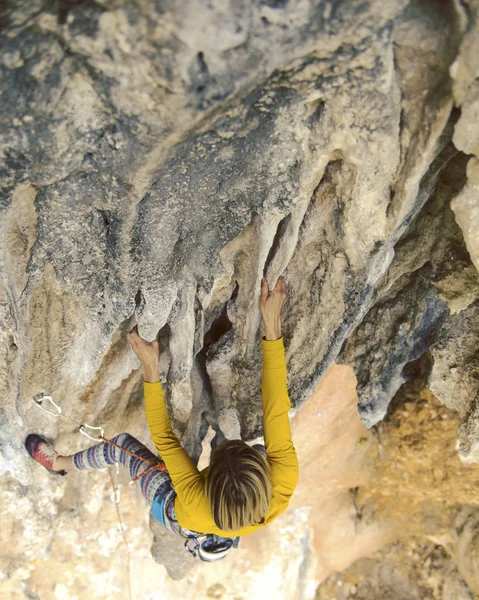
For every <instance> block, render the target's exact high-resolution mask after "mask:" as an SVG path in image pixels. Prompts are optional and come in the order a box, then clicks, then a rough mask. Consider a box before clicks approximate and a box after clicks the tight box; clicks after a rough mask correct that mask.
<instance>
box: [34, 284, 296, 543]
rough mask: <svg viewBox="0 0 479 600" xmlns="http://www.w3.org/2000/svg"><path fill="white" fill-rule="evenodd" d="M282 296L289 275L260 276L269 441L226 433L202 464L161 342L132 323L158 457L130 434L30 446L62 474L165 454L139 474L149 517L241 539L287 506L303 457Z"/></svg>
mask: <svg viewBox="0 0 479 600" xmlns="http://www.w3.org/2000/svg"><path fill="white" fill-rule="evenodd" d="M285 299H286V281H285V279H284V277H280V278H279V279H278V281H277V283H276V286H275V288H274V290H273V291H271V292H269V287H268V282H267V280H266V279H264V278H263V279H262V281H261V294H260V311H261V314H262V317H263V325H264V333H265V335H264V336H263V338H262V350H263V371H262V386H261V387H262V398H263V415H264V420H263V429H264V441H265V445H264V446H263V445H259V444H258V445H255V446H253V447H251V446H249V445H248V444H247V443H245V442H243V441H242V440H226V441H224V442H222V443H221V444H219V445H218V446H217V447H216V448H215V449H214V450H213V451H212V453H211V461H210V464H209V466H208V467H206V468H205V469H203V470H202V471H198V469H197V468H196V465H195V463H194V462H193V460H192V459H191V458H190V456H189V455H188V454H187V452H186V451H185V450H184V449H183V447H182V446H181V444H180V442H179V440H178V438H177V437H176V436H175V434H174V433H173V430H172V428H171V424H170V420H169V417H168V412H167V407H166V404H165V401H164V395H163V387H162V383H161V381H160V378H159V374H158V373H159V348H158V342H157V340H154V341H152V342H147V341H145V340H143V339H142V338H141V337H140V336H139V335H138V333H137V331H136V330H132V331H131V332H130V333H129V334H128V337H129V342H130V345H131V348H132V350H133V351H134V352H135V354H136V355H137V356H138V358H139V359H140V361H141V366H142V371H143V381H144V383H143V386H144V396H145V412H146V419H147V423H148V426H149V429H150V432H151V437H152V440H153V442H154V444H155V446H156V448H157V450H158V453H159V457H157V456H155V455H154V454H153V453H152V452H150V450H148V448H146V446H144V445H143V444H142V443H141V442H139V441H138V440H137V439H135V438H134V437H133V436H131V435H130V434H128V433H120V434H119V435H117V436H116V437H114V438H112V440H111V441H112V442H114V443H115V444H116V446H113V445H110V444H107V443H106V442H102V443H100V444H97V445H95V446H92V447H90V448H87V449H86V450H83V451H80V452H77V453H76V454H73V455H71V456H61V455H59V454H58V453H57V452H56V451H55V450H54V449H53V448H52V446H51V445H50V444H49V443H48V442H47V440H46V439H44V438H43V437H41V436H40V435H38V434H30V435H28V437H27V438H26V440H25V447H26V449H27V451H28V453H29V454H30V456H31V457H32V458H34V459H35V460H36V461H37V462H39V463H40V464H41V465H43V466H44V467H46V468H47V469H49V470H50V471H52V472H55V473H57V474H61V475H66V474H67V471H72V470H84V469H101V468H105V467H108V466H109V465H112V464H114V463H117V462H121V463H122V464H123V465H124V466H125V467H126V468H127V469H128V470H129V472H130V475H131V477H137V476H138V475H140V474H141V473H142V472H143V471H146V470H147V468H148V467H151V464H149V463H147V462H143V461H142V460H141V459H140V458H137V457H134V456H132V455H131V454H128V453H127V452H125V451H124V450H128V451H129V452H133V453H134V454H136V455H137V456H138V457H144V458H145V459H147V460H149V461H150V462H154V463H158V462H159V461H160V460H161V461H163V462H164V464H165V465H166V470H165V471H159V470H158V469H156V468H153V470H151V469H150V472H148V473H146V474H145V475H144V476H143V477H141V478H140V486H141V491H142V493H143V495H144V496H145V498H146V500H147V501H148V503H149V505H151V514H152V516H153V517H154V518H155V519H156V520H158V521H160V522H161V523H162V524H163V525H164V526H166V527H167V529H169V530H170V531H172V532H174V533H175V534H177V535H181V536H183V537H186V538H188V537H189V538H198V537H200V536H201V535H203V536H204V535H206V534H208V535H212V534H214V535H215V536H216V538H215V539H216V542H218V540H231V539H232V538H234V539H235V540H238V538H239V537H241V536H244V535H247V534H249V533H252V532H253V531H255V530H257V529H259V528H260V527H264V526H265V525H268V524H269V523H271V521H272V520H273V519H275V518H276V517H277V516H278V515H280V514H281V513H282V512H283V511H284V510H285V509H286V507H287V506H288V503H289V500H290V498H291V496H292V494H293V491H294V489H295V487H296V484H297V480H298V461H297V456H296V451H295V448H294V445H293V441H292V438H291V429H290V423H289V418H288V410H289V409H290V408H291V402H290V399H289V396H288V390H287V382H286V378H287V374H286V358H285V348H284V343H283V337H282V333H281V309H282V306H283V304H284V301H285ZM118 446H120V447H121V448H118ZM236 545H237V544H236ZM230 546H231V544H230ZM230 546H228V549H229V547H230ZM192 553H193V552H192Z"/></svg>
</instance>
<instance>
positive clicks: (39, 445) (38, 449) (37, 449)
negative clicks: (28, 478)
mask: <svg viewBox="0 0 479 600" xmlns="http://www.w3.org/2000/svg"><path fill="white" fill-rule="evenodd" d="M25 448H26V449H27V452H28V454H30V456H31V457H32V458H33V459H34V460H36V461H37V462H39V463H40V464H41V465H43V466H44V467H45V468H46V469H48V470H49V471H51V472H52V473H55V474H56V475H66V474H67V472H66V471H54V470H53V468H52V467H53V464H54V462H55V460H56V457H57V456H58V452H55V450H54V449H53V448H52V447H51V446H50V444H49V443H48V442H47V440H46V439H45V438H42V436H41V435H38V434H36V433H31V434H30V435H28V436H27V439H26V440H25Z"/></svg>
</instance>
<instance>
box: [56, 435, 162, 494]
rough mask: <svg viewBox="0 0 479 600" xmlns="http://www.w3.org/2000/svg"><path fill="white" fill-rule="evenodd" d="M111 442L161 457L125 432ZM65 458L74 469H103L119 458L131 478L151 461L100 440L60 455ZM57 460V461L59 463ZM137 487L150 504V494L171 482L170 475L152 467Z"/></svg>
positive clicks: (152, 458) (149, 456)
mask: <svg viewBox="0 0 479 600" xmlns="http://www.w3.org/2000/svg"><path fill="white" fill-rule="evenodd" d="M111 441H112V442H114V443H115V444H118V445H119V446H121V447H122V448H124V449H125V450H129V451H130V452H134V453H135V454H138V456H141V457H143V458H146V459H147V460H149V461H151V462H154V463H157V462H159V461H160V460H161V459H160V458H159V457H158V456H155V455H154V454H153V453H152V452H150V450H148V448H147V447H146V446H145V445H144V444H142V443H141V442H139V441H138V440H137V439H136V438H134V437H133V436H132V435H130V434H129V433H120V434H119V435H117V436H116V437H114V438H112V440H111ZM62 458H64V459H65V460H71V463H72V464H73V466H74V468H75V469H78V470H80V471H82V470H85V469H103V468H105V467H108V466H110V465H113V464H114V463H118V462H120V463H121V464H122V465H123V466H125V467H126V468H127V469H128V471H129V473H130V476H131V478H132V479H134V478H135V477H137V476H138V475H139V474H140V473H143V472H144V471H146V470H147V469H148V468H150V466H151V464H150V463H148V462H145V461H143V460H140V459H139V458H136V457H135V456H131V454H128V453H127V452H123V450H121V449H119V448H117V447H116V446H112V445H111V444H107V443H106V442H103V443H101V444H97V445H96V446H91V447H90V448H87V449H86V450H82V451H80V452H77V453H76V454H73V455H72V456H71V457H62ZM58 460H59V459H57V462H58ZM59 464H61V463H59ZM139 483H140V488H141V492H142V494H143V495H144V496H145V498H146V499H147V501H148V503H149V504H151V503H152V502H153V498H154V497H155V494H156V492H157V491H158V489H159V488H160V487H161V486H162V485H165V486H166V485H169V484H170V483H171V479H170V476H169V474H168V472H167V471H158V470H156V469H153V470H152V471H150V473H147V474H146V475H144V476H143V477H141V478H140V480H139Z"/></svg>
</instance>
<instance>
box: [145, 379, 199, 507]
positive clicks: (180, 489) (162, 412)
mask: <svg viewBox="0 0 479 600" xmlns="http://www.w3.org/2000/svg"><path fill="white" fill-rule="evenodd" d="M143 389H144V392H145V413H146V421H147V423H148V427H149V429H150V433H151V439H152V440H153V443H154V444H155V447H156V449H157V450H158V453H159V455H160V457H161V459H162V460H163V461H164V463H165V465H166V468H167V470H168V473H169V475H170V477H171V481H172V483H173V487H174V488H175V491H176V493H177V494H178V496H183V497H184V496H185V495H189V492H190V491H191V490H190V489H189V488H190V487H191V486H192V484H194V483H195V482H196V481H197V480H198V479H199V478H200V477H201V476H200V474H199V471H198V469H197V468H196V465H195V463H194V462H193V461H192V459H191V458H190V456H189V455H188V453H187V452H186V450H185V449H184V448H183V446H182V445H181V444H180V442H179V440H178V438H177V437H176V435H175V434H174V433H173V429H172V428H171V423H170V418H169V416H168V410H167V408H166V403H165V400H164V394H163V386H162V384H161V381H158V382H154V383H150V382H148V381H145V382H144V383H143Z"/></svg>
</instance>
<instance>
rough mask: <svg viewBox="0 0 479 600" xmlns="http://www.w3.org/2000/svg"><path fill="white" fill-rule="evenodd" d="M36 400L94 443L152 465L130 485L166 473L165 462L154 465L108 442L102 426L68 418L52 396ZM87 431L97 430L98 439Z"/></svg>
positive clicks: (50, 413) (41, 406)
mask: <svg viewBox="0 0 479 600" xmlns="http://www.w3.org/2000/svg"><path fill="white" fill-rule="evenodd" d="M34 400H35V402H36V404H37V406H38V407H39V408H41V409H42V410H43V411H45V412H46V413H48V414H49V415H52V416H53V417H60V418H62V419H64V420H65V421H69V422H70V423H73V424H74V425H77V426H78V431H79V432H80V433H81V434H82V435H84V436H85V437H87V438H89V439H90V440H93V441H94V442H106V443H107V444H110V446H115V448H119V449H120V450H123V452H126V453H127V454H130V455H131V456H134V457H135V458H139V459H140V460H142V461H143V462H146V463H148V464H150V465H151V466H150V467H148V469H146V470H145V471H143V473H140V474H139V475H138V476H137V477H135V478H134V479H132V480H131V481H129V482H128V485H132V484H133V483H135V481H138V479H141V477H143V476H144V475H146V474H147V473H151V471H154V470H157V471H162V472H164V471H166V465H165V463H164V462H163V461H159V462H156V463H154V462H152V461H151V460H148V459H147V458H144V457H143V456H139V455H138V454H135V453H134V452H131V451H130V450H127V449H126V448H123V447H122V446H119V445H118V444H115V442H112V441H111V440H108V439H107V438H106V437H105V431H104V429H103V427H102V426H101V425H100V426H99V427H94V426H93V425H88V423H78V422H77V421H74V420H73V419H71V418H70V417H66V416H65V415H64V414H63V413H62V409H61V407H60V406H58V404H56V403H55V402H54V401H53V398H52V397H51V396H46V395H43V394H42V395H41V396H38V397H35V398H34ZM43 402H50V404H51V405H52V406H53V407H54V409H52V408H50V409H49V408H45V407H44V406H43V404H42V403H43ZM87 429H91V430H97V431H98V432H99V433H98V434H97V435H98V437H94V436H93V435H91V434H90V433H88V431H87Z"/></svg>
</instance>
